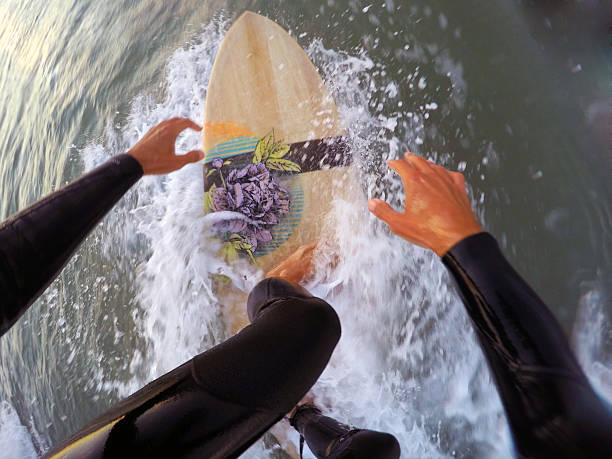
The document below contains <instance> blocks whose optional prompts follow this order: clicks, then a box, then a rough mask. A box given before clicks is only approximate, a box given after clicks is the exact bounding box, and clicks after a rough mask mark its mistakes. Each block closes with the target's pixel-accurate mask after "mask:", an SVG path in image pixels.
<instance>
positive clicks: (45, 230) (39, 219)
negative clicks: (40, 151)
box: [0, 154, 143, 335]
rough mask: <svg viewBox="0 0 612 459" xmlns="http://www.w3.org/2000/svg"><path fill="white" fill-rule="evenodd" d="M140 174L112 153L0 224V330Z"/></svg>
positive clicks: (37, 292) (134, 164)
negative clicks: (111, 156)
mask: <svg viewBox="0 0 612 459" xmlns="http://www.w3.org/2000/svg"><path fill="white" fill-rule="evenodd" d="M142 175H143V171H142V167H141V166H140V164H139V163H138V161H136V159H134V158H133V157H132V156H129V155H127V154H124V155H119V156H116V157H114V158H112V159H111V160H109V161H108V162H106V163H105V164H103V165H102V166H100V167H98V168H96V169H94V170H92V171H91V172H89V173H87V174H85V175H84V176H83V177H81V178H79V179H78V180H76V181H74V182H72V183H71V184H69V185H67V186H65V187H64V188H62V189H60V190H58V191H56V192H55V193H53V194H51V195H49V196H47V197H46V198H44V199H42V200H41V201H38V202H37V203H35V204H34V205H32V206H30V207H29V208H27V209H26V210H24V211H22V212H20V213H18V214H17V215H15V216H13V217H11V218H10V219H9V220H7V221H5V222H4V223H3V224H2V225H1V226H0V294H1V295H2V296H1V300H0V335H2V334H4V332H6V331H7V330H8V329H9V328H10V327H11V326H12V325H13V324H14V323H15V322H16V321H17V319H19V317H21V315H22V314H23V313H24V312H25V311H26V309H27V308H28V307H29V306H30V305H31V304H32V303H33V302H34V300H36V298H37V297H38V296H39V295H40V294H41V293H42V292H43V291H44V290H45V288H47V286H48V285H49V284H50V283H51V282H52V281H53V280H54V279H55V277H56V276H57V275H58V273H59V272H60V270H61V269H62V268H63V267H64V265H65V264H66V263H67V261H68V260H69V259H70V256H71V255H72V254H73V253H74V251H75V250H76V248H77V247H78V246H79V245H80V243H81V242H82V241H83V239H85V237H86V236H87V234H89V232H90V231H91V230H92V228H93V227H94V226H95V225H96V224H97V223H98V222H99V221H100V220H101V219H102V217H104V215H106V213H107V212H108V211H109V210H110V209H111V208H112V207H113V206H114V205H115V203H116V202H117V201H118V200H119V199H120V198H121V197H122V196H123V195H124V194H125V192H126V191H127V190H129V189H130V187H131V186H132V185H133V184H134V183H135V182H136V181H137V180H138V179H139V178H140V177H142Z"/></svg>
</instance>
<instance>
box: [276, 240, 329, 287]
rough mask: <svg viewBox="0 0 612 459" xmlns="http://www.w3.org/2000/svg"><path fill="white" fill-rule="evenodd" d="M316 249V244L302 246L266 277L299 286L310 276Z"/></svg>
mask: <svg viewBox="0 0 612 459" xmlns="http://www.w3.org/2000/svg"><path fill="white" fill-rule="evenodd" d="M316 247H317V243H316V242H315V243H312V244H310V245H303V246H301V247H300V248H298V249H297V250H296V251H295V252H293V253H292V254H291V256H289V258H287V259H286V260H285V261H283V262H282V263H281V264H280V265H278V266H277V267H276V268H274V269H272V270H271V271H270V272H268V273H267V274H266V276H265V277H266V278H269V277H280V278H281V279H284V280H286V281H288V282H291V283H292V284H295V285H297V284H299V283H300V281H302V280H303V279H304V277H306V275H307V274H310V270H311V267H312V256H313V255H314V249H315V248H316Z"/></svg>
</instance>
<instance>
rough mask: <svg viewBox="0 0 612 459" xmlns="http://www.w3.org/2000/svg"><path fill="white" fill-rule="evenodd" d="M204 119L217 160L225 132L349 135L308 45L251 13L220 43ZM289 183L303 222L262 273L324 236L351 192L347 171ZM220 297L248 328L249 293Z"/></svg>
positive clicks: (235, 322) (233, 322) (293, 138)
mask: <svg viewBox="0 0 612 459" xmlns="http://www.w3.org/2000/svg"><path fill="white" fill-rule="evenodd" d="M204 122H205V126H206V128H205V129H204V134H203V144H204V151H205V152H206V153H207V154H210V155H209V156H208V157H209V158H212V157H214V153H211V150H213V149H214V148H215V147H218V145H220V144H223V142H225V141H227V140H229V138H230V137H227V136H226V137H224V135H223V133H226V134H227V133H229V134H231V132H232V131H235V132H236V137H238V136H239V135H241V136H246V137H245V138H249V137H263V136H265V135H267V134H268V133H270V132H271V131H272V130H274V135H275V138H276V139H278V140H282V142H283V143H286V144H290V143H295V142H303V141H308V140H316V139H323V138H329V137H337V136H342V135H344V133H345V132H344V129H343V127H342V121H341V119H340V116H339V114H338V109H337V107H336V104H335V103H334V101H333V98H332V97H331V95H330V93H329V91H328V89H327V88H326V86H325V84H324V82H323V80H322V79H321V76H320V75H319V73H318V72H317V70H316V68H315V67H314V65H313V64H312V62H311V61H310V59H309V58H308V56H307V55H306V53H305V52H304V50H303V49H302V48H301V47H300V46H299V45H298V43H297V42H296V41H295V40H294V39H293V38H292V37H291V36H290V35H289V34H288V33H287V32H286V31H285V30H284V29H283V28H282V27H280V26H279V25H278V24H276V23H274V22H273V21H271V20H269V19H267V18H265V17H263V16H260V15H258V14H255V13H251V12H246V13H244V14H243V15H242V16H241V17H240V18H239V19H238V20H237V21H236V22H235V23H234V25H233V26H232V27H231V28H230V29H229V31H228V32H227V34H226V36H225V38H224V40H223V43H222V44H221V47H220V49H219V52H218V54H217V57H216V59H215V63H214V65H213V70H212V74H211V78H210V82H209V86H208V91H207V94H206V108H205V113H204ZM220 132H221V133H222V134H221V135H219V133H220ZM205 161H206V159H205ZM283 180H285V181H289V182H292V185H293V186H297V187H299V188H300V189H301V191H302V192H303V207H302V211H301V220H300V222H299V224H298V226H297V227H296V229H295V230H294V231H293V233H292V234H291V236H290V237H289V239H288V240H287V241H286V242H285V243H284V244H283V245H281V246H280V247H279V248H277V249H275V250H274V251H273V252H271V253H269V254H267V255H264V256H260V257H259V258H257V264H258V266H259V267H260V268H261V269H262V270H264V271H268V270H269V269H271V268H272V267H274V266H275V265H277V264H278V263H280V262H281V261H282V260H283V259H284V258H286V257H287V256H288V255H290V254H291V253H292V252H293V251H294V250H295V249H296V248H297V247H299V246H300V245H303V244H309V243H311V242H313V241H316V240H318V238H319V237H320V234H321V228H322V225H323V223H324V218H325V215H326V214H327V213H328V211H329V208H330V202H331V201H332V199H333V197H338V196H346V193H348V192H349V191H348V190H351V189H352V187H351V186H349V184H348V181H349V178H348V177H347V175H346V171H345V169H344V168H335V169H330V170H319V171H314V172H306V173H301V174H297V175H295V176H292V177H290V178H284V179H283ZM226 290H227V289H226ZM219 294H220V295H221V296H222V297H223V298H221V301H222V302H224V303H228V304H226V305H225V306H226V311H225V312H224V313H225V315H226V323H228V326H229V328H230V329H231V331H232V332H236V331H238V330H239V329H240V328H241V327H242V326H244V325H246V317H245V316H240V314H239V312H240V311H243V310H244V300H245V298H246V296H245V295H238V294H237V293H236V292H233V293H232V292H229V291H226V292H225V293H223V292H219ZM238 303H241V304H240V305H238V306H239V307H237V304H238Z"/></svg>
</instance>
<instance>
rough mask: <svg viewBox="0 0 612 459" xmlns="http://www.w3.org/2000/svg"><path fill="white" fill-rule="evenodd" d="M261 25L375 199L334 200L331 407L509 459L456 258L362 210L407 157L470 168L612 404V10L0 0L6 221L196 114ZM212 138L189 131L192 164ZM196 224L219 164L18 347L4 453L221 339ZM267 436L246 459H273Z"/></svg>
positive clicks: (174, 180)
mask: <svg viewBox="0 0 612 459" xmlns="http://www.w3.org/2000/svg"><path fill="white" fill-rule="evenodd" d="M542 3H545V6H542ZM245 10H251V11H255V12H260V13H261V14H264V15H266V16H268V17H270V18H271V19H273V20H275V21H276V22H278V23H279V24H281V25H282V26H283V27H285V28H286V29H287V30H289V31H290V33H291V34H292V35H293V36H294V37H295V38H296V40H297V41H298V42H299V43H300V44H301V45H302V46H303V47H304V49H306V51H307V53H308V55H309V56H310V57H311V59H312V60H313V62H314V63H315V65H316V66H317V68H318V69H319V71H320V73H321V75H322V76H323V78H324V80H325V81H326V82H327V84H328V85H329V87H330V89H331V91H332V93H333V95H334V98H335V99H336V102H337V105H338V107H339V109H340V113H341V115H342V117H343V119H344V121H345V124H346V129H347V133H348V138H349V141H350V143H351V145H352V151H353V157H354V165H353V166H352V169H351V174H353V175H354V177H355V179H356V180H357V181H358V182H359V183H360V184H361V188H360V189H359V190H357V192H356V193H355V196H354V197H353V198H352V199H351V200H350V201H343V200H340V199H334V200H333V211H332V213H331V214H330V216H329V218H328V219H327V220H326V221H325V226H326V234H327V235H328V236H327V238H326V240H325V241H323V246H324V248H325V250H321V251H320V253H319V255H318V256H317V259H316V265H317V269H316V276H315V278H314V280H313V281H312V282H311V284H310V285H309V286H308V287H309V288H310V289H312V290H313V291H314V292H316V293H317V294H319V295H321V296H323V297H324V298H326V299H327V300H328V301H329V302H330V303H331V304H332V305H333V306H334V307H335V308H336V310H337V312H338V314H339V315H340V318H341V321H342V326H343V336H342V339H341V341H340V343H339V345H338V347H337V349H336V351H335V353H334V355H333V357H332V360H331V362H330V365H329V367H328V368H327V369H326V371H325V372H324V374H323V375H322V377H321V379H320V381H319V382H318V383H317V385H316V386H315V388H314V394H315V396H316V399H317V400H318V402H319V403H320V404H321V405H322V406H325V407H326V409H328V410H329V412H331V413H333V415H334V416H335V417H336V418H338V419H339V420H341V421H343V422H346V423H352V424H354V425H357V426H360V427H366V428H370V429H378V430H385V431H389V432H391V433H393V434H394V435H396V436H397V438H398V439H399V440H400V443H401V446H402V456H403V457H406V458H408V457H410V458H412V457H428V458H429V457H465V458H468V457H483V458H485V457H486V458H492V457H500V458H505V457H512V443H511V440H510V436H509V431H508V426H507V422H506V418H505V416H504V413H503V410H502V407H501V403H500V400H499V397H498V395H497V393H496V391H495V388H494V386H493V382H492V379H491V375H490V373H489V371H488V369H487V366H486V363H485V361H484V358H483V355H482V353H481V352H480V350H479V348H478V345H477V343H476V341H475V337H474V333H473V331H472V329H471V326H470V323H469V320H468V317H467V315H466V313H465V311H464V309H463V306H462V304H461V302H460V300H459V298H458V296H457V294H456V292H455V290H454V288H453V286H452V284H451V282H450V279H449V276H448V275H447V273H446V271H445V269H444V267H443V265H442V264H441V262H440V261H439V260H438V259H437V258H436V257H435V256H432V255H431V254H430V253H428V252H426V251H425V250H422V249H420V248H417V247H414V246H411V245H409V244H407V243H405V242H403V241H401V240H399V239H398V238H397V237H394V236H393V235H391V234H390V233H389V231H388V230H387V229H386V228H385V227H384V226H383V225H380V224H379V223H378V222H376V221H375V220H374V219H373V218H372V217H371V216H370V215H369V214H368V211H367V209H366V201H367V198H368V197H373V196H375V197H381V198H383V199H389V200H390V201H392V202H393V204H394V205H396V206H399V205H400V204H401V200H402V198H403V196H402V192H401V183H400V181H399V180H398V178H397V177H396V176H394V174H392V173H390V172H388V170H387V168H386V165H385V161H386V160H388V159H390V158H396V157H399V156H400V155H401V154H402V152H404V151H406V150H410V151H413V152H415V153H419V154H421V155H424V156H426V157H428V158H430V159H433V160H436V161H438V162H439V163H441V164H443V165H445V166H447V167H450V168H453V169H456V170H460V171H463V172H464V173H465V175H466V178H467V182H468V183H469V188H470V194H471V197H472V199H473V203H474V205H475V207H476V209H477V211H478V214H479V216H480V218H481V220H482V222H483V224H484V226H485V227H486V228H487V230H488V231H490V232H491V233H493V234H494V235H495V236H496V237H497V238H498V240H499V241H500V244H501V246H502V247H503V250H504V252H505V253H506V255H507V256H508V258H509V260H510V261H511V263H512V264H513V265H514V266H515V267H516V268H517V269H518V271H519V272H520V273H521V274H522V275H524V276H525V278H526V279H528V281H529V282H530V284H531V285H532V286H533V287H534V288H535V290H536V291H537V292H538V293H539V294H540V295H541V297H542V298H543V299H544V301H545V302H546V303H547V304H548V305H549V306H550V308H551V309H552V311H553V312H554V314H555V316H556V317H557V318H558V320H559V321H560V322H561V324H562V325H563V327H564V329H565V330H566V332H567V333H568V336H569V337H570V339H571V342H572V347H573V349H574V350H575V352H576V354H577V356H578V358H579V360H580V362H581V364H582V366H583V368H584V369H585V371H586V373H587V375H588V376H589V378H590V380H591V382H592V384H593V385H594V386H595V388H596V389H597V390H598V391H599V393H600V394H601V395H602V396H603V397H605V398H607V399H608V400H611V401H612V326H611V316H612V307H611V305H612V300H611V295H612V291H611V290H612V288H611V287H612V232H611V231H612V230H611V228H612V213H611V205H612V180H611V177H612V175H611V171H612V156H611V152H610V150H609V149H608V146H609V140H610V139H609V137H608V131H609V120H610V118H609V113H610V111H611V106H612V98H611V94H610V81H611V78H612V76H611V74H610V63H611V56H610V48H609V44H608V42H607V36H606V33H607V29H606V25H607V24H606V22H605V18H606V17H610V13H611V10H610V6H609V3H608V4H607V6H606V2H604V1H596V0H583V1H581V2H536V1H518V0H488V1H476V0H464V1H462V2H451V1H443V0H427V1H425V0H413V1H411V2H403V1H399V0H386V1H383V0H379V1H377V2H372V1H357V0H344V1H339V0H336V1H334V0H309V1H308V2H301V1H280V0H273V1H270V0H266V1H263V0H259V1H255V0H252V1H246V0H245V1H238V0H236V1H220V0H211V1H206V2H202V1H195V0H184V1H176V0H174V1H172V0H170V1H164V2H159V1H154V0H131V1H106V2H100V1H90V0H45V1H42V0H30V1H22V0H0V24H2V27H1V28H0V192H1V194H0V218H2V219H4V218H7V217H9V216H10V215H12V214H13V213H15V212H17V211H18V210H20V209H23V208H25V207H26V206H27V205H29V204H31V203H33V202H34V201H36V200H37V199H39V198H41V197H42V196H44V195H45V194H48V193H50V192H52V191H53V190H56V189H58V188H59V187H61V186H62V185H64V184H66V183H68V182H69V181H70V180H72V179H74V178H76V177H78V176H79V175H80V174H82V173H83V172H85V171H87V170H89V169H91V168H93V167H95V166H96V165H98V164H100V163H102V162H104V161H105V160H107V159H108V158H110V157H111V156H113V155H116V154H120V153H123V152H125V151H126V150H127V149H128V148H129V147H130V146H131V145H133V144H134V143H135V142H136V141H137V140H138V139H139V138H140V137H141V136H142V135H143V134H144V133H145V132H146V131H147V130H148V129H149V128H150V127H152V126H154V125H156V124H157V123H159V122H160V121H162V120H164V119H166V118H170V117H173V116H187V117H190V118H192V119H193V120H195V121H197V122H201V121H202V116H203V111H204V104H205V100H206V88H207V84H208V79H209V77H210V73H211V68H212V64H213V60H214V57H215V53H216V51H217V49H218V47H219V45H220V43H221V41H222V39H223V36H224V33H225V32H226V31H227V29H228V28H229V26H230V25H231V24H232V22H233V21H234V20H235V19H236V18H237V17H238V16H239V15H240V14H241V13H242V12H243V11H245ZM199 145H200V136H199V134H197V133H186V134H184V135H182V136H181V137H180V138H179V141H178V143H177V148H178V150H179V151H182V152H186V151H189V150H190V149H193V148H198V146H199ZM326 199H328V198H327V197H326ZM202 216H203V183H202V169H201V165H198V164H196V165H190V166H188V167H186V168H184V169H183V170H181V171H179V172H177V173H174V174H172V175H170V176H165V177H146V178H144V179H143V180H141V181H140V182H139V183H138V184H137V185H136V186H135V187H134V188H133V189H132V190H131V191H130V192H129V193H128V194H127V195H126V196H125V197H124V198H123V199H122V201H121V202H120V203H119V204H118V205H117V206H116V207H115V208H114V209H113V210H112V212H111V213H110V214H109V215H108V216H107V217H106V218H105V219H104V221H103V222H102V223H101V224H100V225H99V227H97V228H96V229H95V231H94V232H93V233H92V234H91V235H90V236H89V238H88V239H87V241H86V242H85V243H84V244H83V246H82V247H81V248H80V249H79V250H78V252H77V254H76V255H75V257H74V258H73V259H72V261H71V262H70V263H69V264H68V266H67V267H66V268H65V269H64V271H63V272H62V274H61V275H60V276H59V278H58V279H57V280H56V281H55V282H54V283H53V284H52V285H51V286H50V287H49V288H48V289H47V291H46V292H45V293H44V294H43V295H42V297H41V298H40V299H39V300H38V301H37V302H36V303H35V304H34V305H33V306H32V307H31V308H30V310H29V311H28V312H27V314H25V316H24V317H23V318H22V319H21V320H20V321H19V322H18V323H17V324H16V325H15V326H14V327H13V328H12V329H11V330H10V332H8V333H7V334H6V335H5V336H3V337H2V338H0V456H1V457H11V458H17V457H19V458H21V457H26V458H27V457H36V456H37V455H40V454H42V453H43V452H44V451H46V450H47V449H49V448H50V447H51V446H53V445H54V444H56V443H58V442H60V441H61V440H63V439H65V438H66V437H67V436H69V435H70V434H71V433H72V432H74V431H75V430H77V429H78V428H79V427H81V426H82V425H84V424H85V423H86V422H87V421H88V420H89V419H91V418H92V417H94V416H96V415H97V414H100V413H102V412H103V411H104V410H106V409H107V408H109V407H110V406H111V405H113V404H114V403H115V402H117V401H118V400H120V399H121V398H122V397H125V396H127V395H129V394H130V393H132V392H134V391H136V390H137V389H139V388H140V387H142V386H143V385H144V384H146V383H147V382H149V381H151V380H152V379H154V378H155V377H157V376H159V375H161V374H163V373H165V372H167V371H169V370H171V369H172V368H174V367H176V366H177V365H179V364H181V363H183V362H184V361H186V360H188V359H190V358H191V357H193V356H194V355H196V354H197V353H199V352H202V351H203V350H205V349H208V348H209V347H211V346H212V345H214V344H216V343H219V342H220V341H222V340H223V339H225V338H227V336H228V332H227V330H226V329H225V326H224V324H223V321H222V319H221V313H220V311H221V306H220V305H219V304H218V302H217V300H216V298H215V296H214V294H213V291H212V289H211V281H210V273H211V272H216V270H218V269H220V268H222V262H221V260H219V259H217V257H216V256H215V254H214V251H212V250H211V249H210V248H209V247H208V244H206V239H207V236H208V235H209V230H208V228H207V225H206V224H205V222H204V221H203V220H202ZM331 253H337V254H338V255H339V263H338V265H337V266H336V267H335V268H333V269H330V268H329V266H328V263H327V257H329V256H330V254H331ZM246 274H248V276H249V277H248V283H249V284H250V285H252V284H253V283H255V282H256V281H257V279H258V275H257V274H253V273H250V272H249V273H246ZM259 275H260V274H259ZM291 439H292V441H294V442H297V436H296V435H292V436H291ZM272 443H273V442H266V443H265V444H264V442H263V441H260V442H258V443H257V444H255V445H254V446H253V447H252V448H251V449H250V450H249V451H248V452H247V453H246V454H245V456H246V457H257V458H259V457H261V458H263V457H279V456H278V454H279V448H278V446H270V445H272ZM266 445H268V446H266ZM306 457H312V456H310V453H309V452H306Z"/></svg>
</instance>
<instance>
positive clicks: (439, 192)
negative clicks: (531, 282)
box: [368, 153, 482, 257]
mask: <svg viewBox="0 0 612 459" xmlns="http://www.w3.org/2000/svg"><path fill="white" fill-rule="evenodd" d="M387 164H388V165H389V167H390V168H391V169H393V170H394V171H395V172H397V173H398V174H399V175H400V177H401V178H402V181H403V182H404V191H405V192H406V198H405V204H404V211H403V212H396V211H395V210H393V209H392V208H391V206H390V205H389V204H387V203H386V202H384V201H381V200H380V199H370V201H369V202H368V208H369V209H370V212H372V213H373V214H374V215H375V216H376V217H378V218H380V219H381V220H383V221H384V222H385V223H387V224H388V225H389V229H390V230H391V232H393V233H395V234H397V235H398V236H400V237H402V238H404V239H406V240H407V241H408V242H412V243H413V244H416V245H420V246H421V247H426V248H429V249H431V250H433V251H434V252H436V253H437V254H438V255H439V256H440V257H442V256H444V254H445V253H446V252H448V250H450V248H451V247H453V246H454V245H455V244H457V243H458V242H460V241H461V240H463V239H465V238H466V237H468V236H471V235H473V234H477V233H480V232H482V227H481V226H480V223H478V220H477V218H476V215H475V214H474V211H473V210H472V206H471V204H470V200H469V198H468V195H467V191H466V189H465V179H464V177H463V174H461V173H460V172H451V171H449V170H446V169H445V168H443V167H442V166H438V165H436V164H434V163H432V162H430V161H427V160H426V159H425V158H422V157H420V156H417V155H414V154H412V153H406V154H405V156H404V159H396V160H393V161H389V162H388V163H387Z"/></svg>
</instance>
